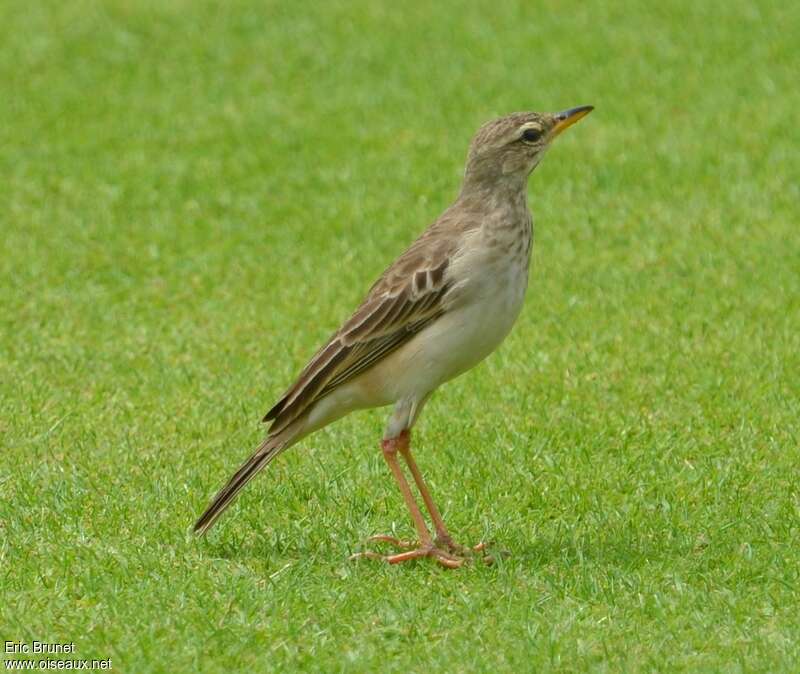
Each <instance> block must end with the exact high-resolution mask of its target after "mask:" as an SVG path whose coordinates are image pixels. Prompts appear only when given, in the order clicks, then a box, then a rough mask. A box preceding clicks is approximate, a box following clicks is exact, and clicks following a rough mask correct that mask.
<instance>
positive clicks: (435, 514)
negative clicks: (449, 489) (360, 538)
mask: <svg viewBox="0 0 800 674" xmlns="http://www.w3.org/2000/svg"><path fill="white" fill-rule="evenodd" d="M398 440H399V441H401V442H400V443H399V445H398V449H399V451H400V453H401V454H402V455H403V458H404V459H405V462H406V464H407V465H408V469H409V470H410V471H411V475H412V476H413V478H414V482H416V484H417V489H419V493H420V494H421V495H422V500H423V501H424V502H425V507H426V508H427V509H428V512H429V513H430V515H431V519H432V520H433V526H434V528H435V529H436V540H435V541H434V542H435V544H436V547H442V548H446V549H447V550H450V552H454V553H458V554H461V555H464V554H466V555H468V554H471V553H473V552H482V551H483V550H484V548H485V547H486V546H485V544H484V543H478V545H476V546H474V547H472V548H467V547H465V546H463V545H459V544H458V543H456V542H455V541H454V540H453V538H452V536H450V532H449V531H448V530H447V527H446V526H445V523H444V520H443V519H442V515H441V513H440V512H439V509H438V508H437V507H436V504H435V503H434V501H433V497H432V496H431V492H430V490H429V489H428V485H427V484H425V480H423V479H422V473H421V472H420V470H419V467H418V466H417V462H416V461H414V457H413V456H412V455H411V432H410V431H403V432H402V433H401V434H400V436H399V437H398ZM415 505H416V504H415Z"/></svg>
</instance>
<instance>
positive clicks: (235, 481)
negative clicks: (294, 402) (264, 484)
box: [194, 435, 288, 536]
mask: <svg viewBox="0 0 800 674" xmlns="http://www.w3.org/2000/svg"><path fill="white" fill-rule="evenodd" d="M287 445H288V443H287V442H286V440H285V439H284V438H282V437H281V436H280V435H279V436H272V437H268V438H267V439H266V440H264V442H262V443H261V445H259V447H258V449H257V450H256V451H255V452H253V455H252V456H251V457H250V458H249V459H247V461H245V462H244V464H243V465H242V467H241V468H239V470H237V471H236V473H235V474H234V475H233V477H232V478H231V479H230V480H229V481H228V484H226V485H225V486H224V487H223V488H222V489H220V490H219V493H218V494H217V495H216V496H215V497H214V500H213V501H211V503H210V504H209V506H208V508H206V510H205V512H204V513H203V514H202V515H200V519H199V520H197V522H196V523H195V525H194V532H195V533H196V534H200V535H201V536H202V535H203V534H204V533H206V531H208V530H209V529H210V528H211V527H212V526H213V524H214V522H216V521H217V518H218V517H219V516H220V515H221V514H222V513H223V512H224V511H225V509H226V508H227V507H228V506H229V505H230V504H231V503H232V502H233V499H234V498H236V495H237V494H238V493H239V492H240V491H241V489H242V488H243V487H244V486H245V485H246V484H247V483H248V482H250V480H252V479H253V478H254V477H255V476H256V474H257V473H258V471H260V470H261V469H262V468H263V467H264V466H266V465H267V464H268V463H269V462H270V461H272V459H274V458H275V457H276V456H278V454H280V453H281V451H283V450H284V449H286V447H287Z"/></svg>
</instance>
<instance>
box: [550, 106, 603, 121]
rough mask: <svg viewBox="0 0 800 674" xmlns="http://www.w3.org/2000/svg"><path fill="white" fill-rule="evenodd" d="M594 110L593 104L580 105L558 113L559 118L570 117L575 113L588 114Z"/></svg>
mask: <svg viewBox="0 0 800 674" xmlns="http://www.w3.org/2000/svg"><path fill="white" fill-rule="evenodd" d="M592 110H594V106H593V105H579V106H577V107H575V108H569V109H568V110H563V111H562V112H559V113H558V115H556V116H557V117H558V118H559V119H569V118H570V117H573V116H575V115H588V114H589V113H590V112H591V111H592Z"/></svg>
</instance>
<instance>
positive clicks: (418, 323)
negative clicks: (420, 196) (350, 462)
mask: <svg viewBox="0 0 800 674" xmlns="http://www.w3.org/2000/svg"><path fill="white" fill-rule="evenodd" d="M593 109H594V108H593V106H590V105H582V106H578V107H573V108H569V109H567V110H563V111H561V112H556V113H542V112H516V113H513V114H509V115H505V116H502V117H498V118H496V119H492V120H490V121H488V122H486V123H485V124H483V125H482V126H481V127H480V128H479V129H478V131H477V132H476V133H475V135H474V136H473V138H472V140H471V142H470V144H469V150H468V153H467V161H466V168H465V170H464V177H463V181H462V185H461V190H460V192H459V193H458V196H457V198H456V200H455V201H454V202H453V203H452V205H450V206H449V207H448V208H447V209H446V210H445V211H444V212H443V213H442V214H441V215H440V216H439V218H438V219H436V220H435V221H434V222H433V223H432V224H431V225H430V226H429V227H428V228H427V229H426V230H425V231H424V232H423V233H422V234H421V235H420V236H419V237H418V238H417V239H416V240H415V241H414V242H413V243H412V244H411V245H410V246H409V248H408V249H407V250H406V251H405V252H403V253H402V254H401V255H400V256H399V257H398V258H397V259H396V260H395V261H394V262H393V263H392V264H391V265H389V267H388V268H387V269H386V270H385V271H384V272H383V274H382V275H381V276H380V277H379V278H378V279H377V281H375V283H374V284H373V285H372V287H371V288H370V289H369V291H368V292H367V294H366V297H365V298H364V300H363V301H362V302H361V304H360V305H359V306H358V308H357V309H356V310H355V312H354V313H353V314H352V315H351V316H350V317H349V318H348V319H347V320H346V321H345V322H344V323H343V324H342V325H341V327H340V328H339V329H338V330H337V331H336V332H335V333H334V334H333V335H332V336H331V338H330V339H329V340H328V341H327V342H325V343H324V344H323V345H322V347H321V348H320V349H319V350H318V351H317V352H316V353H315V354H314V356H313V357H312V358H311V360H310V361H309V362H308V364H307V365H306V366H305V368H304V369H303V370H302V371H301V372H300V374H299V376H298V377H297V379H296V380H295V381H294V383H292V385H291V386H289V388H288V389H286V391H285V393H284V394H283V395H282V396H281V397H280V399H279V400H278V401H277V402H276V403H275V404H274V405H273V406H272V407H271V408H270V410H269V411H268V412H267V413H266V415H265V416H264V418H263V421H264V422H268V423H269V424H270V426H269V428H268V430H267V433H266V437H265V438H264V440H263V442H262V443H261V444H260V445H259V446H258V448H257V449H256V450H255V451H254V452H253V453H252V455H251V456H250V457H249V458H248V459H247V460H246V461H245V462H244V464H242V465H241V467H240V468H239V469H238V470H237V471H236V472H235V473H234V474H233V476H232V477H231V478H230V479H229V481H228V482H227V484H225V486H224V487H222V489H220V490H219V492H218V493H217V494H216V496H214V498H213V499H212V501H211V502H210V504H209V505H208V507H207V508H206V510H205V511H204V512H203V514H202V515H201V516H200V518H199V519H198V520H197V522H196V524H195V526H194V531H195V532H196V533H198V534H201V535H202V534H204V533H205V532H207V531H208V529H209V528H210V527H211V526H212V525H213V524H214V523H215V522H216V521H217V519H218V518H219V516H220V515H221V514H222V513H223V512H224V511H225V509H226V508H227V507H228V506H229V505H230V504H231V502H232V501H233V499H234V498H235V497H236V496H237V495H238V494H239V492H240V491H241V490H242V488H243V487H244V486H245V485H246V484H247V483H248V482H250V480H251V479H253V477H255V475H256V474H257V473H259V472H260V471H261V470H262V469H263V468H264V467H265V466H267V464H269V463H270V462H271V461H272V460H273V459H275V457H276V456H278V455H279V454H281V453H282V452H283V451H285V450H286V449H288V448H289V447H291V446H292V445H294V444H296V443H297V442H299V441H300V440H301V439H303V438H305V437H306V436H308V435H309V434H311V433H313V432H315V431H317V430H319V429H320V428H322V427H324V426H327V425H328V424H331V423H333V422H334V421H336V420H338V419H340V418H341V417H343V416H345V415H346V414H349V413H351V412H353V411H356V410H359V409H365V408H375V407H384V406H388V405H392V406H393V408H392V411H391V413H390V415H389V418H388V421H387V424H386V427H385V431H384V433H383V437H382V439H381V441H380V449H381V452H382V454H383V457H384V459H385V460H386V463H387V465H388V468H389V471H390V472H391V474H392V476H393V478H394V480H395V482H396V483H397V486H398V488H399V490H400V493H401V495H402V497H403V500H404V502H405V505H406V507H407V508H408V511H409V514H410V515H411V520H412V522H413V525H414V528H415V529H416V534H417V539H418V540H417V541H413V542H412V541H405V540H400V539H398V538H395V537H393V536H388V535H376V536H372V537H370V538H369V539H368V540H369V541H370V542H371V543H381V544H389V545H391V546H394V548H396V550H395V551H394V552H392V554H380V553H378V552H375V551H373V550H366V551H364V552H359V553H356V554H354V555H352V556H351V558H352V559H359V558H364V557H366V558H371V559H379V560H383V561H386V562H389V563H390V564H398V563H402V562H406V561H409V560H414V559H420V558H429V559H433V560H435V561H436V562H437V563H439V564H440V565H442V566H444V567H446V568H458V567H460V566H462V565H463V564H464V563H466V562H468V561H470V560H471V559H473V558H475V557H478V556H479V555H480V556H482V557H484V558H485V561H487V563H491V561H493V558H492V556H491V555H487V554H486V546H485V545H484V544H483V543H479V544H477V545H475V546H473V547H468V546H462V545H459V544H458V543H456V542H455V541H454V540H453V538H452V536H451V535H450V532H449V530H448V529H447V527H446V526H445V523H444V520H443V519H442V515H441V512H440V511H439V509H438V508H437V506H436V504H435V503H434V500H433V498H432V496H431V493H430V490H429V488H428V486H427V484H426V483H425V481H424V479H423V477H422V473H421V472H420V470H419V467H418V466H417V463H416V461H415V459H414V457H413V455H412V453H411V431H412V428H413V426H414V424H415V422H416V421H417V420H418V419H419V416H420V413H421V412H422V410H423V408H424V406H425V404H426V403H427V402H428V400H429V399H430V397H431V394H432V393H433V392H434V391H435V390H436V389H437V388H438V387H439V386H441V385H442V384H444V383H446V382H448V381H450V380H452V379H454V378H455V377H457V376H459V375H460V374H463V373H464V372H466V371H467V370H470V369H471V368H473V367H474V366H475V365H477V364H478V363H480V362H481V361H482V360H483V359H484V358H486V357H487V356H488V355H489V354H490V353H492V352H493V351H494V350H495V349H497V347H498V346H499V345H500V344H501V342H502V341H503V340H504V339H505V337H506V336H507V335H508V333H509V332H510V330H511V328H512V326H513V324H514V322H515V321H516V319H517V317H518V315H519V313H520V311H521V309H522V305H523V300H524V297H525V293H526V290H527V286H528V276H529V266H530V259H531V248H532V241H533V218H532V215H531V211H530V208H529V205H528V197H527V185H528V178H529V176H530V174H531V173H532V172H533V170H534V169H535V168H536V166H537V165H538V164H539V162H540V161H541V159H542V157H543V156H544V154H545V152H546V151H547V149H548V148H549V147H550V145H551V143H552V141H553V140H554V139H555V138H556V137H557V136H558V135H559V134H561V133H562V132H563V131H564V130H565V129H567V128H568V127H570V126H572V125H573V124H575V123H576V122H577V121H578V120H580V119H582V118H583V117H584V116H586V115H587V114H588V113H589V112H591V111H592V110H593ZM398 454H399V455H400V456H401V457H402V458H403V461H404V463H405V465H406V467H407V469H408V471H409V472H410V473H411V477H412V479H413V482H414V484H415V485H416V487H417V490H418V492H419V495H420V496H421V497H422V501H423V504H424V506H425V508H426V510H427V512H428V515H429V516H430V519H431V522H432V524H433V532H431V530H429V529H428V525H427V523H426V521H425V517H424V516H423V514H422V511H421V509H420V507H419V504H418V503H417V500H416V497H415V496H414V493H413V491H412V489H411V485H410V483H409V481H408V480H407V478H406V476H405V474H404V472H403V469H402V467H401V465H400V462H399V461H398Z"/></svg>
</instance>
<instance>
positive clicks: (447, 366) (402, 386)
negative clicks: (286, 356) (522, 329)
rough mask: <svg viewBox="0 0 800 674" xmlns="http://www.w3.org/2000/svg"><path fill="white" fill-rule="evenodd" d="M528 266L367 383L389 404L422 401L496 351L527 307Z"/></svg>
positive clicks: (507, 274) (441, 323)
mask: <svg viewBox="0 0 800 674" xmlns="http://www.w3.org/2000/svg"><path fill="white" fill-rule="evenodd" d="M526 286H527V265H525V267H520V268H519V269H518V270H508V269H506V270H504V273H501V274H499V275H497V276H495V277H494V278H493V279H492V281H491V282H490V283H488V284H484V286H483V287H482V290H481V293H480V297H478V298H475V299H473V300H472V301H469V302H465V303H464V304H463V305H461V306H459V307H458V308H453V309H451V310H450V311H448V312H446V313H445V314H444V315H443V316H442V317H441V318H439V319H438V320H436V321H434V322H433V323H432V324H431V325H430V326H428V327H427V328H426V329H425V330H423V331H422V332H420V333H419V334H417V335H416V336H415V337H414V338H413V339H411V340H410V341H409V342H407V343H406V344H404V345H403V346H402V347H400V348H399V349H398V350H397V351H395V352H394V353H393V354H391V355H390V356H389V357H388V358H387V359H386V360H385V361H384V362H383V363H381V364H380V365H379V366H377V367H375V368H374V369H373V370H371V371H370V372H369V376H368V377H366V378H365V381H364V383H365V384H366V385H367V386H368V387H369V388H370V389H372V390H374V391H375V393H378V392H379V397H381V398H382V399H383V401H384V404H388V403H391V402H395V401H397V400H401V399H404V398H421V397H422V396H424V395H426V394H427V393H429V392H431V391H433V389H435V388H436V387H437V386H439V385H441V384H443V383H444V382H446V381H449V380H450V379H453V378H454V377H457V376H458V375H460V374H462V373H463V372H466V371H467V370H469V369H470V368H472V367H474V366H475V365H477V364H478V363H480V362H481V361H482V360H483V359H484V358H486V357H487V356H488V355H489V354H490V353H492V352H493V351H494V350H495V349H496V348H497V347H498V346H499V345H500V344H501V343H502V341H503V340H504V339H505V338H506V336H507V335H508V333H509V332H510V331H511V328H512V326H513V325H514V322H515V321H516V319H517V316H518V315H519V312H520V310H521V309H522V304H523V300H524V298H525V289H526Z"/></svg>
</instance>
